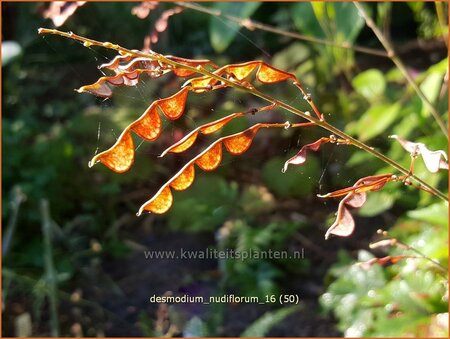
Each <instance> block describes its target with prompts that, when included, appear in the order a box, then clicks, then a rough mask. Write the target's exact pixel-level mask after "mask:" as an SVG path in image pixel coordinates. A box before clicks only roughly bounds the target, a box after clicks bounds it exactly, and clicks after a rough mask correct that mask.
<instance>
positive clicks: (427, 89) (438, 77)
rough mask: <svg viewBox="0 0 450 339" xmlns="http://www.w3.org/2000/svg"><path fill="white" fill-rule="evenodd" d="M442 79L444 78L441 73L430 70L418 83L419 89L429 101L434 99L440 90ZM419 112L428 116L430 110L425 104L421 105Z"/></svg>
mask: <svg viewBox="0 0 450 339" xmlns="http://www.w3.org/2000/svg"><path fill="white" fill-rule="evenodd" d="M443 79H444V75H443V74H440V73H438V72H432V73H431V74H430V75H428V76H427V77H426V79H425V80H424V81H423V82H422V83H421V84H420V89H421V90H422V92H423V93H424V94H425V96H426V97H427V99H428V100H429V101H430V102H431V103H433V102H435V101H436V99H437V97H438V95H439V91H440V90H441V85H442V80H443ZM421 114H422V116H424V117H428V116H429V115H430V110H429V109H428V107H427V106H425V105H423V106H422V111H421Z"/></svg>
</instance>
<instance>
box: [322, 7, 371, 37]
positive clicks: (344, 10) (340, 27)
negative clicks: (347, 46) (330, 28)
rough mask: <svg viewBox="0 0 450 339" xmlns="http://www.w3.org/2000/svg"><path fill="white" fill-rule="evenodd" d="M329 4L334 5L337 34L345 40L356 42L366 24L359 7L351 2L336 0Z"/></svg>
mask: <svg viewBox="0 0 450 339" xmlns="http://www.w3.org/2000/svg"><path fill="white" fill-rule="evenodd" d="M327 5H333V6H334V10H335V25H336V35H337V36H338V37H339V36H342V37H343V39H344V40H343V41H347V42H349V43H352V42H354V41H355V39H356V37H357V36H358V34H359V32H360V31H361V29H362V28H363V26H364V20H363V18H362V17H361V16H360V15H359V13H358V9H357V8H356V7H355V5H353V3H351V2H334V3H327ZM335 40H336V39H335Z"/></svg>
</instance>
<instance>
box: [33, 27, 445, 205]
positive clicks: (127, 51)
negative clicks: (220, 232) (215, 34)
mask: <svg viewBox="0 0 450 339" xmlns="http://www.w3.org/2000/svg"><path fill="white" fill-rule="evenodd" d="M38 33H39V34H54V35H59V36H63V37H66V38H69V39H74V40H78V41H80V42H82V43H83V44H84V45H85V46H86V45H87V46H99V47H104V48H109V49H113V50H116V51H117V52H120V53H122V54H129V55H131V56H136V57H143V58H149V59H151V60H157V61H160V62H162V63H165V64H168V65H171V66H173V67H175V68H183V69H186V70H190V71H194V72H197V73H200V74H203V75H206V76H208V77H211V78H212V79H216V80H218V81H220V82H222V83H224V84H227V85H228V86H230V87H233V88H235V89H239V90H241V91H243V92H246V93H249V94H252V95H254V96H257V97H259V98H261V99H263V100H265V101H267V102H270V103H272V104H275V105H276V106H277V107H281V108H283V109H285V110H287V111H289V112H291V113H293V114H295V115H298V116H300V117H302V118H304V119H306V120H308V121H310V122H312V123H314V124H316V125H317V126H320V127H322V128H324V129H326V130H328V131H330V132H331V133H333V134H335V135H337V136H339V137H340V138H342V139H344V140H347V141H348V143H349V144H352V145H353V146H355V147H358V148H360V149H362V150H364V151H366V152H367V153H370V154H372V155H373V156H375V157H376V158H378V159H380V160H382V161H384V162H385V163H387V164H388V165H390V166H392V167H394V168H395V169H397V170H398V171H399V172H401V173H403V174H406V175H409V174H410V173H409V171H408V169H406V168H405V167H403V166H402V165H400V164H399V163H397V162H396V161H395V160H392V159H391V158H389V157H387V156H385V155H384V154H382V153H380V152H378V151H377V150H375V149H374V148H373V147H370V146H368V145H366V144H365V143H363V142H361V141H359V140H358V139H355V138H353V137H351V136H350V135H348V134H347V133H345V132H343V131H341V130H340V129H338V128H336V127H334V126H333V125H330V124H329V123H327V122H326V121H324V120H321V119H318V118H315V117H313V116H312V115H311V114H308V113H307V112H303V111H302V110H300V109H298V108H295V107H293V106H291V105H289V104H287V103H285V102H283V101H280V100H278V99H275V98H273V97H271V96H270V95H267V94H265V93H262V92H260V91H258V90H257V89H255V88H253V87H246V86H244V85H242V84H239V83H237V82H235V81H231V80H230V79H227V78H224V77H222V76H219V75H217V74H214V73H212V72H210V71H208V70H206V69H205V68H203V67H201V66H198V67H192V66H189V65H186V64H182V63H179V62H176V61H174V60H171V59H168V58H166V57H165V56H163V55H161V54H158V53H155V52H154V51H151V52H150V54H149V53H144V52H140V51H136V50H130V49H127V48H124V47H122V46H119V45H117V44H112V43H110V42H100V41H96V40H93V39H89V38H85V37H82V36H79V35H76V34H74V33H73V32H62V31H58V30H55V29H47V28H39V30H38ZM410 178H411V179H413V180H415V181H416V182H417V183H418V184H419V185H420V186H423V187H424V188H426V189H427V190H428V191H429V192H430V193H432V194H433V195H435V196H437V197H439V198H440V199H442V200H444V201H448V197H447V195H446V194H444V193H442V192H441V191H439V190H438V189H437V188H434V187H432V186H430V185H429V184H427V183H426V182H425V181H423V180H422V179H420V178H419V177H417V176H416V175H414V174H411V175H410Z"/></svg>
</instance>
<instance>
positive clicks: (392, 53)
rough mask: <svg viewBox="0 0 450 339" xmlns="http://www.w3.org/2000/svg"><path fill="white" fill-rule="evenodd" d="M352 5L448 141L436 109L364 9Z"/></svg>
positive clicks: (443, 124) (444, 126)
mask: <svg viewBox="0 0 450 339" xmlns="http://www.w3.org/2000/svg"><path fill="white" fill-rule="evenodd" d="M353 3H354V5H355V6H356V8H357V9H358V11H359V13H360V14H361V16H362V17H363V18H364V20H365V21H366V24H367V26H369V27H370V28H371V29H372V31H373V32H374V33H375V35H376V37H377V38H378V40H379V41H380V42H381V44H382V45H383V47H384V48H385V50H386V51H387V53H388V56H389V58H390V59H391V60H392V62H393V63H394V64H395V66H397V68H398V69H399V70H400V72H401V73H402V74H403V76H404V77H405V79H406V80H407V81H408V83H409V84H410V85H411V87H412V88H413V89H414V91H416V93H417V95H418V96H419V97H420V99H421V100H422V102H423V103H424V105H425V106H427V108H428V109H429V110H430V112H431V115H432V116H433V118H434V120H436V123H437V124H438V125H439V127H440V129H441V130H442V133H444V135H445V136H446V137H447V139H448V131H447V128H448V127H447V126H446V124H445V122H444V120H443V119H442V117H441V116H440V115H439V112H438V111H437V109H436V107H434V106H433V104H432V103H431V102H430V100H428V98H427V97H426V96H425V94H424V93H423V91H422V90H421V89H420V87H419V86H417V84H416V83H415V81H414V79H413V78H412V77H411V75H410V74H409V72H408V70H407V69H406V67H405V65H404V64H403V62H402V60H401V59H400V58H399V57H398V55H397V54H396V53H395V51H394V48H393V47H392V45H391V43H390V42H389V40H388V39H387V38H386V37H385V36H384V35H383V33H382V32H381V31H380V29H379V28H378V27H377V25H376V24H375V22H373V20H372V18H371V17H370V16H369V15H368V14H367V12H366V10H365V9H364V7H363V6H362V5H361V4H360V3H358V2H356V1H354V2H353Z"/></svg>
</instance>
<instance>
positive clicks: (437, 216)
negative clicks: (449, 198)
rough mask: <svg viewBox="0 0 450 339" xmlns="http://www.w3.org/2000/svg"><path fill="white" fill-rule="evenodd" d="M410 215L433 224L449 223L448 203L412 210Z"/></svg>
mask: <svg viewBox="0 0 450 339" xmlns="http://www.w3.org/2000/svg"><path fill="white" fill-rule="evenodd" d="M408 217H410V218H412V219H417V220H421V221H426V222H429V223H431V224H438V225H448V204H447V203H445V202H442V203H437V204H433V205H431V206H428V207H425V208H422V209H420V210H415V211H410V212H408Z"/></svg>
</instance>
